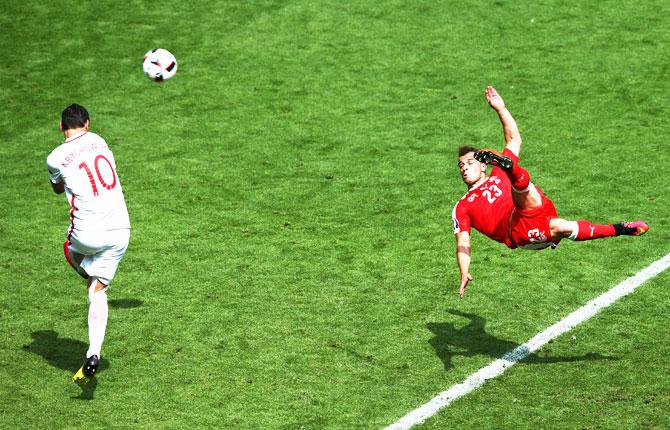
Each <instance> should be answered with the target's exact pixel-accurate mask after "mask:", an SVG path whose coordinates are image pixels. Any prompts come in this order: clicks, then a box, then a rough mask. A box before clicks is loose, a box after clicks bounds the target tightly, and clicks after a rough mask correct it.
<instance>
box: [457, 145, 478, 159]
mask: <svg viewBox="0 0 670 430" xmlns="http://www.w3.org/2000/svg"><path fill="white" fill-rule="evenodd" d="M477 151H479V149H477V148H473V147H472V146H468V145H466V146H461V147H460V148H458V156H459V157H462V156H464V155H465V154H467V153H468V152H477Z"/></svg>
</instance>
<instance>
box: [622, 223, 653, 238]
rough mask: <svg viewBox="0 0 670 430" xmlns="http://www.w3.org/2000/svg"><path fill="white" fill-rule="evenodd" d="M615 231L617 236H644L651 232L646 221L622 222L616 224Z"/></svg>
mask: <svg viewBox="0 0 670 430" xmlns="http://www.w3.org/2000/svg"><path fill="white" fill-rule="evenodd" d="M614 230H615V231H616V233H617V236H618V235H622V234H623V235H626V236H642V235H643V234H645V233H646V232H647V231H648V230H649V225H647V223H646V222H644V221H631V222H620V223H617V224H614Z"/></svg>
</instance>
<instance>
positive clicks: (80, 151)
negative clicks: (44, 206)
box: [47, 104, 130, 382]
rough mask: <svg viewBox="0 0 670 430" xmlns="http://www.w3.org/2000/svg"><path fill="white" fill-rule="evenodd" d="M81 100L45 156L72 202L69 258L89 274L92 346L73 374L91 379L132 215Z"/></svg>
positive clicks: (54, 182)
mask: <svg viewBox="0 0 670 430" xmlns="http://www.w3.org/2000/svg"><path fill="white" fill-rule="evenodd" d="M88 127H89V115H88V112H87V111H86V109H85V108H84V107H83V106H80V105H77V104H73V105H71V106H68V107H67V108H66V109H65V110H64V111H63V113H62V115H61V123H60V129H61V131H62V132H63V135H64V136H65V142H64V143H63V144H62V145H60V146H59V147H58V148H56V149H54V150H53V151H52V152H51V154H49V156H48V157H47V167H48V169H49V174H50V176H51V185H52V187H53V190H54V191H55V192H56V193H57V194H62V193H65V195H66V197H67V201H68V202H69V203H70V206H71V209H70V226H69V227H68V230H67V239H66V241H65V244H64V246H63V249H64V252H65V258H66V260H67V262H68V263H69V264H70V266H72V268H73V269H74V270H76V271H77V273H79V274H80V275H81V276H82V277H83V278H84V279H86V280H87V290H88V298H89V301H90V305H89V311H88V337H89V344H90V345H89V349H88V351H87V352H86V359H85V361H84V364H83V366H82V367H81V369H79V371H78V372H77V373H75V375H74V376H73V377H72V379H73V381H75V382H88V380H89V379H90V378H92V377H93V376H94V375H95V372H96V371H97V369H98V363H99V360H100V350H101V349H102V342H103V340H104V338H105V330H106V328H107V315H108V305H107V287H108V286H109V284H110V282H111V281H112V279H113V278H114V274H115V273H116V269H117V267H118V265H119V262H120V261H121V258H123V255H124V253H125V252H126V248H127V247H128V240H129V238H130V220H129V218H128V210H127V209H126V202H125V200H124V198H123V191H122V190H121V182H120V180H119V177H118V174H117V172H116V162H115V161H114V155H113V154H112V151H110V149H109V147H108V146H107V142H105V140H104V139H103V138H101V137H100V136H98V135H97V134H95V133H92V132H90V131H88Z"/></svg>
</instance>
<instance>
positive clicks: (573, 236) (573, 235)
mask: <svg viewBox="0 0 670 430" xmlns="http://www.w3.org/2000/svg"><path fill="white" fill-rule="evenodd" d="M568 222H569V224H570V226H571V227H572V233H570V236H569V237H568V239H570V240H576V239H577V234H579V224H577V221H568Z"/></svg>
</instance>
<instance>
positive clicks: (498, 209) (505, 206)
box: [451, 167, 516, 248]
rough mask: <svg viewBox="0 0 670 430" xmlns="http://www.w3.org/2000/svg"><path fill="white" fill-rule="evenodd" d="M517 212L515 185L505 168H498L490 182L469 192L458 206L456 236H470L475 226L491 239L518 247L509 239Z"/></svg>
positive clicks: (452, 214) (492, 172) (455, 216)
mask: <svg viewBox="0 0 670 430" xmlns="http://www.w3.org/2000/svg"><path fill="white" fill-rule="evenodd" d="M513 209H514V201H513V200H512V184H511V182H510V180H509V178H508V177H507V175H506V174H505V172H504V171H503V170H502V169H501V168H499V167H494V168H493V170H491V175H490V176H489V177H488V178H487V179H486V181H484V182H483V183H482V184H480V185H479V186H478V187H477V188H473V189H471V190H469V191H468V192H467V193H466V194H465V195H464V196H463V197H462V198H461V200H459V201H458V203H456V205H455V206H454V210H453V211H452V213H451V218H452V220H453V221H454V234H456V233H459V232H461V231H467V232H468V233H469V232H470V228H471V227H474V228H475V229H476V230H477V231H479V232H480V233H482V234H484V235H486V236H488V237H489V238H491V239H493V240H495V241H497V242H500V243H504V244H505V245H507V246H508V247H510V248H516V246H515V245H514V244H513V243H512V241H511V240H510V238H509V233H510V216H511V215H512V210H513Z"/></svg>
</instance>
